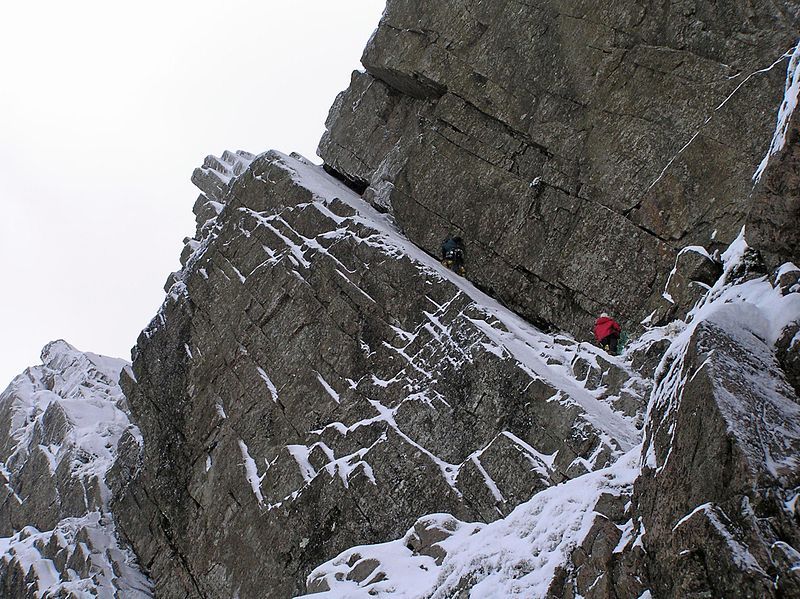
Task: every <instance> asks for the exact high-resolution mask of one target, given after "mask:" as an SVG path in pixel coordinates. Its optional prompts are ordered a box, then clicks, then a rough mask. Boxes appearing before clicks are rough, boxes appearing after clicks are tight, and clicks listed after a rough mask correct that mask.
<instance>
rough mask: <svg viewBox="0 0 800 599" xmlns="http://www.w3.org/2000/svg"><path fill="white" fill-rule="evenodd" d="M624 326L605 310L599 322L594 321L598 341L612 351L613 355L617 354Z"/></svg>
mask: <svg viewBox="0 0 800 599" xmlns="http://www.w3.org/2000/svg"><path fill="white" fill-rule="evenodd" d="M621 331H622V327H620V326H619V323H618V322H617V321H616V320H614V319H613V318H611V317H610V316H609V315H608V314H606V313H605V312H603V313H602V314H601V315H600V318H598V319H597V322H595V323H594V338H595V339H597V343H598V344H599V345H600V347H602V348H603V349H604V350H606V351H607V352H608V353H610V354H611V355H612V356H616V355H617V346H618V345H619V334H620V332H621Z"/></svg>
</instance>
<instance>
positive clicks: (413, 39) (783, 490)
mask: <svg viewBox="0 0 800 599" xmlns="http://www.w3.org/2000/svg"><path fill="white" fill-rule="evenodd" d="M799 23H800V4H798V3H796V2H777V1H776V2H761V1H758V2H744V1H739V0H736V1H734V2H729V3H725V4H721V3H698V2H692V1H687V2H679V3H676V2H673V3H655V2H633V1H627V0H625V1H622V2H614V3H603V2H600V3H597V2H592V3H589V2H558V1H555V0H552V1H542V2H524V1H519V0H513V1H512V0H509V1H505V0H503V1H499V2H491V3H489V2H482V1H464V2H453V1H446V2H440V3H423V2H417V1H413V0H389V2H388V3H387V8H386V11H385V13H384V16H383V18H382V20H381V22H380V24H379V26H378V29H377V30H376V32H375V34H374V35H373V37H372V39H371V40H370V42H369V44H368V46H367V48H366V50H365V52H364V56H363V59H362V62H363V65H364V68H365V70H364V71H358V72H355V73H353V76H352V81H351V85H350V87H349V88H348V89H347V90H345V91H344V92H342V94H340V96H339V97H338V98H337V99H336V101H335V102H334V104H333V107H332V108H331V112H330V116H329V119H328V122H327V130H326V133H325V134H324V136H323V139H322V140H321V142H320V147H319V154H320V156H321V157H322V159H323V160H324V166H316V165H314V164H312V163H310V162H309V161H308V160H306V159H305V158H303V157H301V156H297V155H285V154H282V153H280V152H277V151H269V152H264V153H261V154H258V155H256V154H251V153H248V152H225V153H224V154H222V156H221V157H219V158H216V157H213V156H209V157H208V158H207V159H206V161H205V163H204V164H203V165H202V166H201V167H200V168H198V169H197V170H196V171H195V173H194V175H193V177H192V179H193V181H194V182H195V184H196V185H197V186H198V188H199V189H200V190H201V195H200V197H199V198H198V200H197V202H196V203H195V206H194V212H195V215H196V217H197V232H196V235H195V237H194V238H192V239H187V240H186V242H185V248H184V251H183V253H182V255H181V265H182V268H181V270H179V271H178V272H176V273H173V274H172V275H170V276H169V278H168V280H167V283H166V285H165V291H166V292H167V295H166V299H165V301H164V304H163V305H162V307H161V309H160V310H159V313H158V314H157V315H156V316H155V318H154V319H153V320H152V322H151V323H150V324H149V326H148V327H147V328H146V329H145V330H144V331H143V332H142V334H141V335H140V336H139V339H138V341H137V344H136V347H135V348H134V350H133V359H132V363H131V365H130V366H127V365H126V364H125V363H123V362H121V361H113V360H110V359H105V358H100V357H98V356H94V355H93V354H83V353H81V352H78V351H77V350H75V349H74V348H72V347H71V346H69V345H68V344H66V343H64V342H56V343H54V344H51V345H49V346H48V347H47V348H45V350H44V351H43V355H42V359H43V365H42V366H39V367H35V368H32V369H30V370H29V371H28V372H26V373H25V374H23V375H20V377H17V379H15V381H14V382H13V383H12V385H11V386H9V388H8V389H7V390H6V391H5V392H4V393H3V394H2V395H1V396H0V451H1V452H2V455H1V456H0V459H2V462H3V469H2V471H0V482H1V483H2V484H3V489H4V490H2V493H3V495H2V496H3V502H2V505H0V527H2V531H0V555H2V560H0V585H2V586H0V588H3V589H4V590H5V591H6V594H7V595H8V596H13V597H41V596H53V597H56V596H65V597H72V596H75V597H84V596H101V597H151V596H155V597H169V598H172V597H176V598H177V597H181V598H183V597H209V598H211V597H214V598H216V597H240V598H242V599H244V598H251V597H252V598H262V597H264V598H272V597H274V598H285V597H294V596H301V595H302V596H306V595H308V596H309V597H315V596H316V597H320V598H323V597H325V598H330V599H334V598H343V597H349V598H352V597H372V596H392V597H407V598H422V597H429V598H445V597H504V596H512V595H518V596H526V597H559V598H577V597H585V598H598V599H599V598H603V599H605V598H609V599H610V598H632V599H641V598H647V597H650V598H653V597H664V598H668V597H681V598H683V597H793V596H798V595H800V575H799V574H798V572H800V514H798V505H797V501H798V497H800V399H798V394H800V331H799V329H800V269H798V268H797V266H795V264H797V263H800V243H799V242H800V238H799V237H798V236H799V235H800V229H798V226H797V223H798V216H800V193H798V191H799V188H798V181H799V180H800V176H799V175H798V172H799V169H800V113H796V112H795V107H796V105H797V100H798V92H799V91H800V41H798V30H800V28H799V27H798V24H799ZM448 233H453V234H456V233H457V234H460V235H461V236H462V237H464V238H465V239H466V240H467V256H468V269H467V276H466V277H464V278H462V277H459V276H457V275H455V274H454V273H452V272H450V271H448V270H447V269H445V268H443V267H442V266H441V265H440V264H439V262H438V260H437V258H436V255H437V254H438V246H439V244H440V242H441V240H442V238H443V237H444V236H445V235H446V234H448ZM604 310H605V311H609V312H613V313H614V314H615V315H617V316H619V317H620V319H621V320H622V321H623V324H624V325H625V329H626V330H627V331H629V332H630V335H631V341H630V342H629V344H628V346H627V348H626V350H625V352H624V354H623V355H622V356H611V355H609V354H607V353H606V352H604V351H603V350H601V349H599V348H597V347H595V346H594V345H592V344H590V343H588V342H587V340H588V331H589V330H590V327H591V323H592V321H593V318H594V317H595V316H596V315H597V314H598V313H599V312H601V311H604ZM90 422H91V423H92V426H91V427H89V426H88V423H90ZM87 427H88V429H87ZM43 531H44V532H43Z"/></svg>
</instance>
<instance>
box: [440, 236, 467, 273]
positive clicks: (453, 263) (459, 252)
mask: <svg viewBox="0 0 800 599" xmlns="http://www.w3.org/2000/svg"><path fill="white" fill-rule="evenodd" d="M442 264H444V265H445V266H446V267H447V268H449V269H450V270H452V271H453V272H455V273H458V274H459V275H461V276H462V277H463V276H464V274H465V272H466V270H465V268H464V240H463V239H461V238H460V237H448V238H447V239H445V240H444V242H443V243H442Z"/></svg>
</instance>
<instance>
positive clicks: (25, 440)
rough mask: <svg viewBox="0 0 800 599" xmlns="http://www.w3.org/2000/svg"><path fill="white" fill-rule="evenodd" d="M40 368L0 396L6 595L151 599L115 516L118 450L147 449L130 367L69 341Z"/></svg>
mask: <svg viewBox="0 0 800 599" xmlns="http://www.w3.org/2000/svg"><path fill="white" fill-rule="evenodd" d="M42 362H43V363H42V365H40V366H35V367H33V368H29V369H28V370H26V371H25V372H24V373H23V374H21V375H19V376H17V377H16V378H15V379H14V380H13V381H12V383H11V384H10V385H9V386H8V388H7V389H6V390H5V391H4V392H3V393H2V394H1V395H0V460H2V461H1V462H0V485H2V486H0V498H1V501H0V557H2V560H0V591H2V592H0V594H2V596H3V597H45V596H46V597H79V596H80V597H84V596H93V597H104V598H111V597H117V596H124V597H131V598H132V599H133V598H144V597H150V596H152V595H151V587H150V583H149V581H148V580H147V578H146V577H145V576H144V575H143V574H142V573H141V571H140V569H139V567H138V565H137V563H136V560H135V557H134V555H133V554H132V553H131V552H130V551H129V550H128V549H125V548H123V547H121V546H120V545H119V544H118V541H117V538H116V532H115V523H114V517H113V515H112V514H111V511H110V509H109V499H110V496H111V493H110V489H109V481H108V478H107V473H108V470H109V468H110V467H111V466H112V464H113V463H114V460H115V457H116V456H115V453H116V446H117V441H118V440H119V439H120V437H121V436H123V435H124V434H128V435H131V436H132V437H133V438H135V439H141V437H140V436H139V434H138V431H137V429H136V428H135V427H133V426H131V425H130V423H129V421H128V416H127V405H126V402H125V398H124V396H123V395H122V391H121V390H120V388H119V385H118V384H117V380H118V379H119V373H120V371H121V370H122V368H123V367H125V366H126V362H123V361H122V360H116V359H112V358H106V357H104V356H98V355H96V354H90V353H82V352H79V351H78V350H76V349H75V348H74V347H72V346H71V345H69V344H68V343H66V342H64V341H54V342H52V343H49V344H48V345H47V346H45V348H44V349H43V350H42Z"/></svg>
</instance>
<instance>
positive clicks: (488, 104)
mask: <svg viewBox="0 0 800 599" xmlns="http://www.w3.org/2000/svg"><path fill="white" fill-rule="evenodd" d="M799 15H800V5H799V4H798V3H797V2H793V1H782V2H756V3H740V2H734V3H725V4H724V5H722V4H714V5H709V4H708V3H705V2H691V1H690V2H683V3H677V4H676V3H671V4H670V3H666V4H665V3H656V2H644V3H642V2H633V1H625V2H607V3H602V2H601V3H600V4H598V3H597V2H594V1H593V2H574V1H570V2H563V1H560V0H548V1H546V2H535V3H530V2H518V1H516V0H505V1H502V2H491V3H487V2H474V1H468V2H453V1H446V2H439V3H436V4H435V5H433V6H432V5H430V3H425V2H419V1H414V0H390V1H389V2H388V3H387V8H386V12H385V13H384V16H383V19H382V20H381V23H380V26H379V27H378V30H377V31H376V32H375V34H374V35H373V37H372V39H371V41H370V43H369V45H368V46H367V48H366V50H365V52H364V55H363V58H362V62H363V65H364V67H365V69H366V72H363V73H360V72H357V73H354V74H353V79H352V82H351V85H350V87H349V89H348V90H346V91H345V92H343V93H342V94H341V95H340V97H339V98H337V100H336V102H335V104H334V106H333V108H332V109H331V112H330V116H329V118H328V122H327V132H326V134H325V136H324V137H323V139H322V141H321V143H320V147H319V154H320V156H321V157H322V158H323V159H324V160H325V163H326V165H327V167H328V168H329V169H331V170H333V171H336V172H337V173H340V174H341V175H342V176H343V177H345V178H347V179H349V180H350V181H353V182H354V183H355V184H356V185H357V186H361V187H366V188H367V189H366V193H365V197H366V198H367V199H369V200H370V201H371V202H372V203H373V204H374V205H376V206H377V207H379V208H381V209H383V210H388V211H391V213H392V214H393V216H394V218H395V219H396V220H397V222H398V223H399V225H400V226H401V227H402V228H403V230H404V231H405V232H406V234H407V235H408V236H409V238H410V239H411V240H412V241H413V242H414V243H416V244H417V245H419V246H420V247H423V248H425V249H427V250H428V251H430V252H431V253H434V252H435V251H436V249H437V248H438V244H439V243H440V242H441V240H442V238H443V237H444V236H445V235H446V234H447V233H448V232H456V233H459V234H460V235H461V236H462V237H464V238H465V239H466V240H467V241H468V255H469V261H470V264H471V265H472V268H471V269H470V275H469V276H470V278H471V279H472V280H473V281H475V282H476V284H478V285H479V286H480V287H481V288H484V289H487V290H491V292H492V293H493V294H495V295H496V296H497V297H499V298H500V299H501V300H502V301H504V302H505V303H507V304H508V305H509V306H511V307H512V308H513V309H515V310H517V311H518V312H519V313H521V314H523V315H524V316H525V317H526V318H527V319H528V320H531V321H534V322H539V323H552V324H554V325H556V326H557V327H558V328H562V329H567V330H569V331H571V332H572V333H573V334H575V335H578V336H585V335H586V334H587V333H586V331H587V330H588V329H589V326H590V324H591V320H592V318H593V317H595V316H596V315H597V314H598V313H599V312H601V311H603V310H606V311H609V312H614V313H615V314H619V315H621V317H622V318H623V319H625V321H626V324H628V325H633V324H635V323H638V322H639V321H640V320H642V319H643V318H644V317H645V316H647V315H648V314H649V313H650V312H652V310H653V309H655V308H657V307H658V302H660V298H661V294H662V292H663V290H664V286H665V283H666V280H667V276H668V273H669V271H670V269H671V267H672V264H673V262H674V260H675V256H676V254H677V252H678V251H679V250H680V249H682V248H684V247H686V246H690V245H701V246H708V245H709V244H710V243H711V242H712V240H713V241H715V242H718V243H722V244H723V245H726V244H727V243H729V242H730V241H731V240H732V239H733V238H734V237H736V235H737V234H738V232H739V230H740V229H741V226H742V224H743V223H744V222H745V221H747V220H748V218H751V219H752V221H753V225H754V227H755V226H757V227H758V229H759V233H758V234H759V238H763V239H765V240H766V239H769V240H770V243H769V247H768V248H767V247H765V248H764V249H765V250H769V252H770V253H771V256H772V264H773V265H777V260H778V259H779V258H780V259H796V249H797V247H796V245H797V244H796V240H794V238H793V234H792V233H787V232H786V231H787V227H788V228H791V227H792V225H791V224H790V223H791V222H792V219H794V220H796V217H797V206H796V205H795V204H796V203H795V201H794V199H792V198H793V197H794V196H796V194H794V195H793V194H791V193H784V192H790V191H791V189H792V186H793V185H794V183H793V180H794V179H793V177H794V174H793V173H794V170H796V169H795V167H794V166H793V165H794V162H793V160H794V159H793V158H790V155H791V154H792V153H793V152H794V151H793V150H791V151H787V152H784V153H783V154H782V157H781V158H773V159H772V160H771V162H770V164H769V166H768V167H767V172H766V174H765V175H764V177H763V180H762V181H763V185H762V184H759V185H760V186H756V188H755V191H754V181H753V177H754V174H755V172H756V168H757V166H758V165H759V163H760V162H761V161H762V159H763V158H764V157H765V155H767V154H768V153H769V152H771V151H772V150H773V146H774V144H773V146H771V145H770V139H771V138H773V137H774V136H773V132H774V131H775V128H776V125H775V122H776V113H777V112H778V109H779V107H780V106H781V102H782V98H783V99H784V100H785V99H786V98H785V97H784V95H785V93H787V94H788V95H787V96H786V97H787V98H789V100H791V94H792V93H794V97H795V98H796V89H794V88H791V86H790V84H791V83H792V81H793V77H795V75H796V73H795V72H794V70H793V69H794V68H795V66H796V65H795V63H794V58H793V57H792V56H791V55H792V52H793V50H794V49H795V46H796V45H797V43H798V40H797V31H798V23H800V21H798V18H799ZM790 59H791V60H792V61H791V62H790ZM787 64H788V66H789V67H790V71H789V73H788V78H787ZM792 90H793V91H792ZM784 104H786V102H784ZM786 105H787V106H788V108H789V109H788V113H789V114H791V106H790V105H791V101H789V103H788V104H786ZM783 113H784V115H785V114H786V113H787V110H784V111H783ZM743 123H746V126H742V124H743ZM779 127H780V123H779ZM792 131H794V129H792ZM792 135H794V133H790V134H789V136H790V138H791V136H792ZM795 178H796V177H795ZM776 196H777V197H776ZM776 204H777V206H778V207H776ZM712 246H713V243H712ZM714 249H715V248H714V247H712V248H711V250H712V253H713V250H714Z"/></svg>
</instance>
